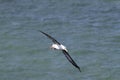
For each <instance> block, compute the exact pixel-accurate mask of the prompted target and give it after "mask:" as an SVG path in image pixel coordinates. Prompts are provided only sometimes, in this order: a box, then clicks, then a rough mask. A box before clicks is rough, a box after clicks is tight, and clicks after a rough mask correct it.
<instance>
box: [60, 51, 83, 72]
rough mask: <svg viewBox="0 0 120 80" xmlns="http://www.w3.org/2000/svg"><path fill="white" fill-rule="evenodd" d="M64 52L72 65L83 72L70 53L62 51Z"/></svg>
mask: <svg viewBox="0 0 120 80" xmlns="http://www.w3.org/2000/svg"><path fill="white" fill-rule="evenodd" d="M62 52H63V53H64V55H65V57H66V58H67V59H68V60H69V62H70V63H72V65H73V66H75V67H76V68H77V69H78V70H79V71H80V72H81V70H80V67H79V66H78V65H77V64H76V63H75V61H74V60H73V59H72V58H71V56H70V55H69V54H68V52H66V51H65V50H62Z"/></svg>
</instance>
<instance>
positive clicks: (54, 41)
mask: <svg viewBox="0 0 120 80" xmlns="http://www.w3.org/2000/svg"><path fill="white" fill-rule="evenodd" d="M38 31H39V32H41V33H43V34H44V35H46V36H47V37H48V38H50V39H51V40H52V41H53V43H57V44H59V45H60V43H59V42H58V41H57V40H56V39H54V38H53V37H52V36H50V35H48V34H47V33H45V32H43V31H40V30H38Z"/></svg>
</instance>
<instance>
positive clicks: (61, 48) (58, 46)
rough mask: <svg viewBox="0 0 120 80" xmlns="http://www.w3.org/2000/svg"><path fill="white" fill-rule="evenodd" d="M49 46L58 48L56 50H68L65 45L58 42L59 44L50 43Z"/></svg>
mask: <svg viewBox="0 0 120 80" xmlns="http://www.w3.org/2000/svg"><path fill="white" fill-rule="evenodd" d="M51 48H53V49H58V50H65V51H67V52H68V50H67V49H66V47H65V46H64V45H62V44H60V45H59V44H52V46H51Z"/></svg>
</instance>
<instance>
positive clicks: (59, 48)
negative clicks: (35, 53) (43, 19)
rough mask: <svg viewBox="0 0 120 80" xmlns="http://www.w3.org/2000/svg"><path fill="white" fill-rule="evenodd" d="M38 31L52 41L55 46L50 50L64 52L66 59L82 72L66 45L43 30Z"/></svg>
mask: <svg viewBox="0 0 120 80" xmlns="http://www.w3.org/2000/svg"><path fill="white" fill-rule="evenodd" d="M38 31H39V32H41V33H42V34H44V35H45V36H47V37H48V38H49V39H51V40H52V42H53V44H52V46H51V47H50V48H52V49H55V50H61V51H62V52H63V54H64V55H65V57H66V58H67V59H68V61H69V62H70V63H71V64H72V65H73V66H75V67H76V68H77V69H78V70H79V71H80V72H81V69H80V67H79V66H78V65H77V64H76V62H75V61H74V60H73V59H72V57H71V56H70V55H69V53H68V50H67V48H66V47H65V46H64V45H62V44H61V43H59V42H58V41H57V40H56V39H55V38H53V37H52V36H50V35H48V34H47V33H45V32H43V31H41V30H38Z"/></svg>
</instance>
